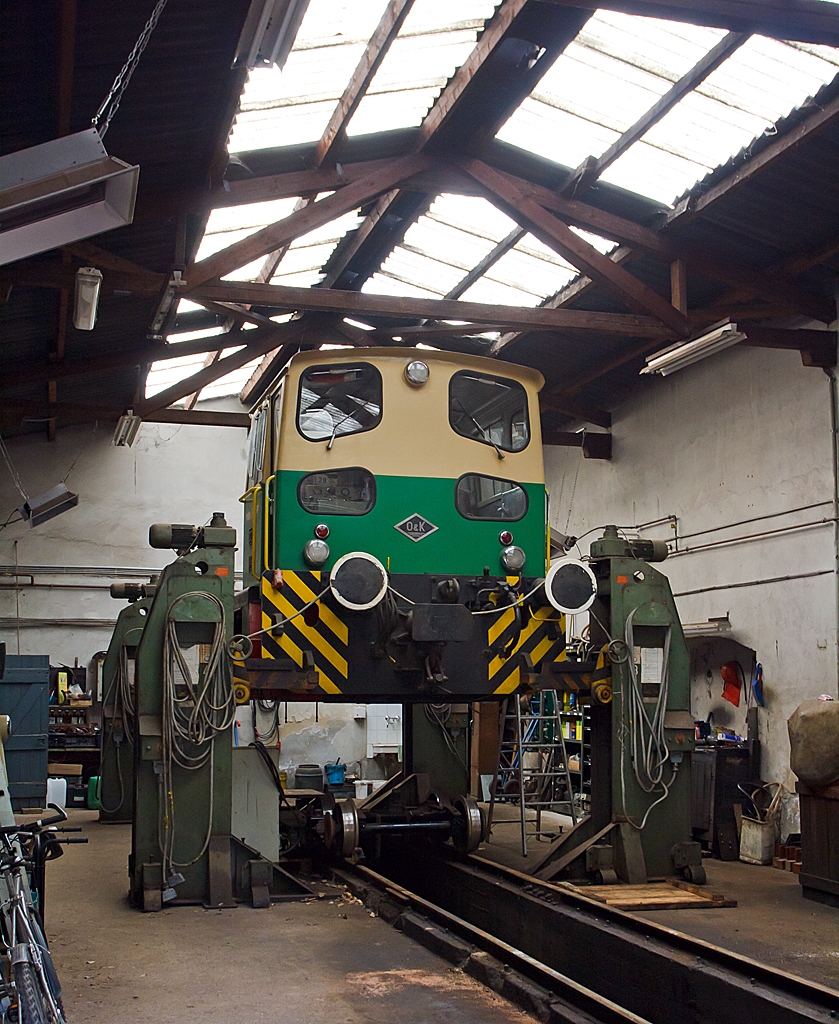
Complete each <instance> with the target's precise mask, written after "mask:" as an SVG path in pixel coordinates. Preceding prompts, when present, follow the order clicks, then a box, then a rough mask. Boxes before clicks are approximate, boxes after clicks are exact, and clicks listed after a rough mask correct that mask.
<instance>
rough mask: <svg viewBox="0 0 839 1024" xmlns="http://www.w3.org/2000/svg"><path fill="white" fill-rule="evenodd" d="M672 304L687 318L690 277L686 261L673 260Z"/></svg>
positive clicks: (671, 271) (671, 272) (671, 269)
mask: <svg viewBox="0 0 839 1024" xmlns="http://www.w3.org/2000/svg"><path fill="white" fill-rule="evenodd" d="M670 302H671V303H672V304H673V305H674V306H675V307H676V309H678V310H679V312H680V313H683V314H684V315H685V316H687V313H688V275H687V267H686V266H685V261H684V260H673V262H672V263H671V264H670Z"/></svg>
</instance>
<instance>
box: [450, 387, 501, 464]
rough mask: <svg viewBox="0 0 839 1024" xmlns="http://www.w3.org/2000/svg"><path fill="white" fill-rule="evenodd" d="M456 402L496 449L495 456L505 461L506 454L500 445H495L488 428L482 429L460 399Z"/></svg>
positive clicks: (456, 399)
mask: <svg viewBox="0 0 839 1024" xmlns="http://www.w3.org/2000/svg"><path fill="white" fill-rule="evenodd" d="M455 401H456V402H457V404H458V405H459V406H460V408H461V409H462V410H463V411H464V412H465V413H466V415H467V416H468V417H469V419H470V420H471V421H472V422H473V423H474V424H475V426H476V427H477V428H478V430H480V432H481V434H483V437H484V440H485V441H488V442H489V443H490V444H491V445H492V447H493V448H494V449H495V454H496V455H497V456H498V458H499V459H503V458H504V452H502V451H501V449H500V448H499V447H498V445H497V444H496V443H495V441H494V440H493V438H492V435H491V434H490V432H489V431H488V430H487V429H486V427H482V426H481V424H480V423H478V421H477V420H476V419H475V417H474V416H473V415H472V413H471V412H469V410H468V409H467V408H466V406H465V405H464V404H463V402H461V400H460V399H459V398H455Z"/></svg>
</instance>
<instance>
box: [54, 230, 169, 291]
mask: <svg viewBox="0 0 839 1024" xmlns="http://www.w3.org/2000/svg"><path fill="white" fill-rule="evenodd" d="M62 249H63V250H64V252H67V253H69V254H70V255H71V256H76V257H78V259H80V260H82V261H83V262H84V263H87V264H90V265H91V266H94V267H97V268H98V269H99V270H115V271H117V273H120V274H130V275H132V276H135V277H141V278H148V280H149V284H152V285H154V286H155V287H157V288H159V287H160V286H161V284H163V282H164V281H165V280H166V278H165V275H163V274H158V273H156V272H155V271H154V270H149V268H148V267H141V266H140V265H139V263H134V262H132V261H131V260H127V259H125V257H124V256H118V255H117V254H116V253H115V252H110V251H109V250H108V249H103V248H102V247H101V246H99V245H94V243H93V242H88V241H84V240H83V241H80V242H69V243H68V244H67V245H64V246H62Z"/></svg>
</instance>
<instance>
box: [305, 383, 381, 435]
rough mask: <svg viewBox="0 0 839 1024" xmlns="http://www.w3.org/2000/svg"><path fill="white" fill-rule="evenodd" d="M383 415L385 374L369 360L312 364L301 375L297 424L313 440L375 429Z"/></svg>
mask: <svg viewBox="0 0 839 1024" xmlns="http://www.w3.org/2000/svg"><path fill="white" fill-rule="evenodd" d="M381 418H382V377H381V374H380V373H379V371H378V370H377V369H376V368H375V366H371V365H370V364H369V363H349V364H348V363H344V364H342V365H338V366H310V367H309V368H308V369H307V370H304V372H303V374H302V375H301V377H300V394H299V398H298V403H297V428H298V430H299V431H300V433H301V434H302V435H303V437H305V438H306V439H307V440H309V441H329V443H330V445H331V444H332V442H333V441H334V440H335V438H336V437H342V436H344V435H346V434H358V433H361V432H362V431H364V430H372V429H373V427H375V426H377V425H378V424H379V422H380V421H381Z"/></svg>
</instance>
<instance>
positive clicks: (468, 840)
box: [452, 796, 484, 853]
mask: <svg viewBox="0 0 839 1024" xmlns="http://www.w3.org/2000/svg"><path fill="white" fill-rule="evenodd" d="M452 803H453V804H454V807H455V810H456V811H457V812H458V814H459V815H460V819H459V820H458V821H455V822H453V823H452V842H453V843H454V848H455V849H456V850H457V852H458V853H474V852H475V850H477V849H478V847H479V846H480V845H481V840H482V839H483V837H484V822H483V818H482V817H481V809H480V807H478V801H477V800H476V799H475V798H474V797H472V796H458V797H455V799H454V800H453V801H452Z"/></svg>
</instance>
